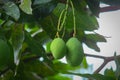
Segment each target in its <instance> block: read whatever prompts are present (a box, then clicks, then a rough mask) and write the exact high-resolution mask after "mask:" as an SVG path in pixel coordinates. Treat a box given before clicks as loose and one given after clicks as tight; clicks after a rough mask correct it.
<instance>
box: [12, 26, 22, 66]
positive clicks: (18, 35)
mask: <svg viewBox="0 0 120 80" xmlns="http://www.w3.org/2000/svg"><path fill="white" fill-rule="evenodd" d="M23 27H24V25H23V24H15V25H14V26H13V31H12V36H11V43H12V46H13V49H14V62H15V64H16V65H18V64H19V60H20V50H21V49H22V44H23V41H24V30H23Z"/></svg>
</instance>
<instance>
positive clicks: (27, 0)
mask: <svg viewBox="0 0 120 80" xmlns="http://www.w3.org/2000/svg"><path fill="white" fill-rule="evenodd" d="M31 4H32V2H31V0H22V2H21V4H20V5H19V6H20V8H21V10H22V11H23V12H25V13H27V14H32V8H31Z"/></svg>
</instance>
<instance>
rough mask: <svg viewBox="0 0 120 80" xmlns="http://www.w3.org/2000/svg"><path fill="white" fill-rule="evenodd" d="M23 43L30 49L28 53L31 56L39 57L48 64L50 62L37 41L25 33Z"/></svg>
mask: <svg viewBox="0 0 120 80" xmlns="http://www.w3.org/2000/svg"><path fill="white" fill-rule="evenodd" d="M25 42H26V43H27V45H28V48H29V49H30V52H31V53H32V54H35V55H37V56H39V57H43V59H44V61H48V62H49V63H50V62H51V61H50V60H49V59H48V58H47V55H46V54H45V50H44V48H43V45H42V44H41V43H40V42H39V41H37V40H35V39H34V38H33V37H31V35H30V34H29V33H28V32H26V33H25Z"/></svg>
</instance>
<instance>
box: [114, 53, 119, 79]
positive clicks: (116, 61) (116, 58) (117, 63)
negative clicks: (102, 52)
mask: <svg viewBox="0 0 120 80" xmlns="http://www.w3.org/2000/svg"><path fill="white" fill-rule="evenodd" d="M114 56H115V63H116V72H115V74H116V78H117V79H118V80H119V79H120V56H119V57H117V56H116V53H115V55H114Z"/></svg>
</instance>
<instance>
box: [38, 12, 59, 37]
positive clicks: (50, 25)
mask: <svg viewBox="0 0 120 80" xmlns="http://www.w3.org/2000/svg"><path fill="white" fill-rule="evenodd" d="M40 24H41V26H42V28H43V30H45V32H46V34H47V35H49V36H50V37H51V38H54V37H55V34H56V32H57V30H56V28H57V18H56V16H55V15H52V14H51V15H50V16H48V17H46V18H45V19H43V20H42V21H41V22H40Z"/></svg>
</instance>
